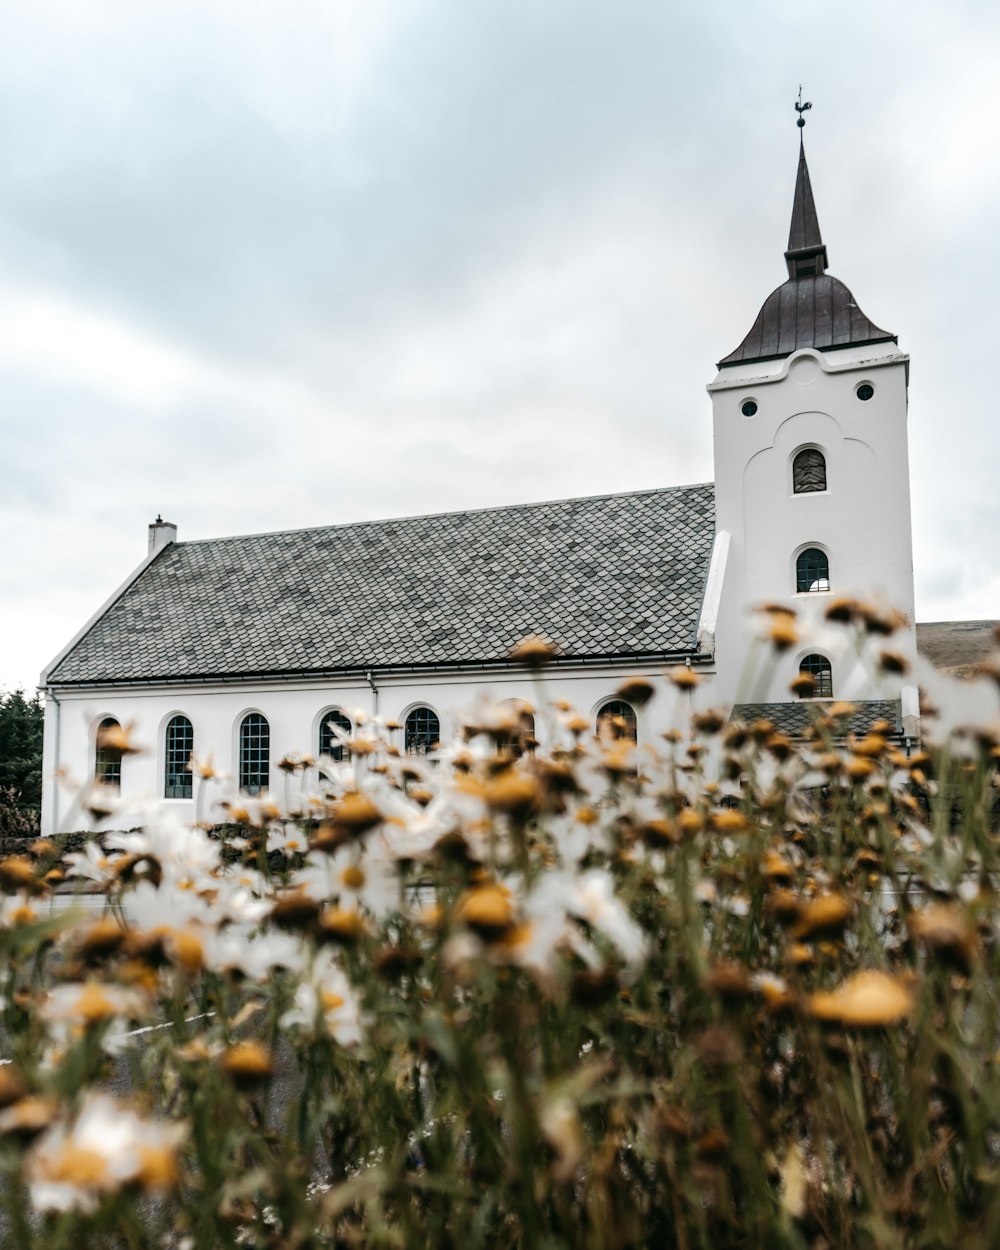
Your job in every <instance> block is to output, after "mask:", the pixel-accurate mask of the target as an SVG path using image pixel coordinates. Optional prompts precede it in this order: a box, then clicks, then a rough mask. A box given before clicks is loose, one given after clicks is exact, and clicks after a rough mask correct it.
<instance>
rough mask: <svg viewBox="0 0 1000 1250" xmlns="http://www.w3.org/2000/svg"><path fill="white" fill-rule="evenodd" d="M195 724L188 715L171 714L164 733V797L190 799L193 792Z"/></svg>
mask: <svg viewBox="0 0 1000 1250" xmlns="http://www.w3.org/2000/svg"><path fill="white" fill-rule="evenodd" d="M193 752H194V726H193V725H192V724H191V722H190V721H189V720H188V718H187V717H186V716H181V715H177V716H171V718H170V720H168V721H167V728H166V730H165V732H164V735H163V797H164V798H165V799H190V798H191V797H192V794H193V780H194V779H193V777H192V775H191V756H192V754H193Z"/></svg>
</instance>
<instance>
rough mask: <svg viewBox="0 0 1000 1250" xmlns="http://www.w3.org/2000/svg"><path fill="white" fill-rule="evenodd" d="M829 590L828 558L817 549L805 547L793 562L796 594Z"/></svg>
mask: <svg viewBox="0 0 1000 1250" xmlns="http://www.w3.org/2000/svg"><path fill="white" fill-rule="evenodd" d="M829 589H830V557H829V556H828V555H827V554H826V552H825V551H823V550H821V548H819V547H806V548H805V550H804V551H800V552H799V554H798V556H797V557H796V560H795V591H796V594H800V595H808V594H815V593H816V592H817V591H824V590H829Z"/></svg>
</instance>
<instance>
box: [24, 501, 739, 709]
mask: <svg viewBox="0 0 1000 1250" xmlns="http://www.w3.org/2000/svg"><path fill="white" fill-rule="evenodd" d="M714 533H715V496H714V488H713V486H712V484H711V483H708V484H702V485H697V486H679V487H673V488H670V489H665V490H653V491H639V492H633V493H629V494H621V495H602V496H591V497H587V498H583V499H567V500H558V501H555V502H549V503H538V504H523V505H519V506H515V507H509V508H490V509H482V510H477V511H471V512H452V513H441V514H437V515H432V516H422V517H406V518H398V519H393V520H385V521H371V522H364V523H360V524H355V525H340V526H330V527H325V528H320V529H307V530H292V531H284V532H279V533H274V534H253V535H247V536H243V537H235V538H220V539H213V540H205V541H198V542H187V543H172V544H170V545H169V546H167V547H165V548H164V549H163V551H161V552H160V554H159V555H158V556H157V557H156V558H155V559H154V560H153V561H152V562H151V563H150V564H149V565H148V566H147V567H146V568H145V569H143V570H142V572H141V573H140V575H139V576H138V577H137V578H136V579H135V580H134V581H133V582H131V584H129V585H128V586H127V588H126V589H125V590H124V592H123V593H122V594H121V595H120V596H119V597H118V598H117V599H116V600H115V601H114V602H113V603H112V604H111V605H110V606H109V607H108V608H107V609H106V610H105V611H104V612H103V613H102V614H101V615H100V616H99V617H97V618H96V619H95V620H94V621H93V622H92V623H91V625H90V627H89V628H88V629H87V630H86V632H85V633H84V634H83V635H82V636H81V637H80V639H79V640H78V641H77V642H76V643H75V644H74V645H73V646H72V647H71V648H70V649H69V650H68V651H67V652H66V653H65V654H64V655H62V656H61V657H60V659H59V660H58V661H57V662H56V664H55V665H54V666H53V668H52V669H51V670H50V672H49V673H48V677H47V680H48V683H49V684H51V685H54V686H73V685H99V684H105V683H107V684H115V683H128V682H144V683H146V682H155V681H164V682H176V681H183V680H186V679H191V680H205V679H210V678H214V679H223V678H226V677H229V678H235V677H239V676H241V675H247V676H249V675H253V674H265V673H266V674H269V675H270V674H281V673H288V674H296V675H305V674H308V673H323V672H334V671H336V672H344V671H346V670H358V669H365V668H367V667H375V668H382V669H386V668H408V667H412V668H424V667H429V668H433V667H436V666H439V665H440V666H453V665H479V664H481V665H486V666H488V665H492V664H496V663H499V662H501V661H504V660H506V658H507V657H508V655H509V653H510V651H511V649H512V648H513V647H514V646H516V644H517V643H518V642H519V641H521V639H523V638H524V637H526V636H527V635H529V634H541V635H543V636H545V637H547V638H549V639H550V640H551V641H552V642H553V643H554V644H555V645H556V647H557V649H558V652H559V655H560V656H562V657H563V658H564V659H566V660H569V659H571V658H573V657H580V658H581V659H582V658H587V659H590V660H593V659H597V658H601V657H606V658H609V659H614V658H615V657H622V658H624V657H628V656H636V655H652V654H666V653H670V654H685V653H686V654H693V653H694V652H696V650H697V630H698V618H699V614H700V610H701V603H702V597H703V593H704V585H705V577H706V575H707V570H708V563H709V559H710V556H711V550H712V542H713V539H714Z"/></svg>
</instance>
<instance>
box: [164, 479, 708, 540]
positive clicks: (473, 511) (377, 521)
mask: <svg viewBox="0 0 1000 1250" xmlns="http://www.w3.org/2000/svg"><path fill="white" fill-rule="evenodd" d="M709 486H710V487H713V488H714V486H715V482H714V481H709V482H685V483H682V484H681V485H679V486H652V487H648V488H647V489H645V490H621V491H607V492H605V493H604V494H602V495H567V496H565V497H563V498H561V499H536V500H531V501H528V502H525V503H511V504H499V505H494V506H492V507H490V506H486V507H482V508H456V509H454V510H452V511H443V512H412V513H407V514H406V515H405V516H384V517H373V518H371V519H370V520H367V521H339V522H336V523H335V524H333V525H299V526H294V527H292V528H291V529H283V530H255V531H253V532H252V533H249V534H221V535H219V536H217V537H215V538H189V539H185V540H183V541H178V542H174V543H172V544H171V546H174V547H197V546H202V545H206V544H209V543H213V544H214V543H230V542H242V541H244V540H245V539H248V538H277V537H279V536H280V535H284V534H322V533H326V532H328V531H329V530H343V529H361V528H362V527H364V526H367V525H371V526H376V525H389V524H391V523H393V522H403V521H431V520H436V519H437V518H438V517H460V516H480V515H482V514H483V513H484V512H518V511H522V510H526V509H528V508H545V507H551V506H552V505H553V504H565V503H585V502H586V503H591V502H593V503H598V502H600V501H601V500H604V499H626V498H629V497H631V498H634V499H638V498H644V497H646V496H649V495H670V494H673V493H674V492H679V491H685V490H700V489H704V488H705V487H709Z"/></svg>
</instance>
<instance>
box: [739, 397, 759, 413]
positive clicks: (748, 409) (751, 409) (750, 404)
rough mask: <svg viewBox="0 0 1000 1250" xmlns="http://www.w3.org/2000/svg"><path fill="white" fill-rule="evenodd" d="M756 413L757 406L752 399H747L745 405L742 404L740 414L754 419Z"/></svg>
mask: <svg viewBox="0 0 1000 1250" xmlns="http://www.w3.org/2000/svg"><path fill="white" fill-rule="evenodd" d="M756 411H757V405H756V404H755V403H754V401H753V400H752V399H745V400H744V401H743V403H742V404H740V412H742V413H743V415H744V416H745V417H752V416H753V415H754V413H755V412H756Z"/></svg>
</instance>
